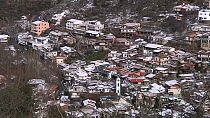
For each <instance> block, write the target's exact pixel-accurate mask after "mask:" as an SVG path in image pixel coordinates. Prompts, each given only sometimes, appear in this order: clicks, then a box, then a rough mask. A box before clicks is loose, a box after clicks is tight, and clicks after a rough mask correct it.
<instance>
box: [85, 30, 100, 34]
mask: <svg viewBox="0 0 210 118" xmlns="http://www.w3.org/2000/svg"><path fill="white" fill-rule="evenodd" d="M86 33H88V34H96V35H97V34H100V32H97V31H92V30H88V31H86Z"/></svg>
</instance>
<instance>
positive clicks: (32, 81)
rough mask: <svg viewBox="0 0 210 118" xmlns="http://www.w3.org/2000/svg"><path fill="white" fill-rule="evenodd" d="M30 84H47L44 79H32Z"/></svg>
mask: <svg viewBox="0 0 210 118" xmlns="http://www.w3.org/2000/svg"><path fill="white" fill-rule="evenodd" d="M28 84H32V85H36V84H45V80H43V79H31V80H29V81H28Z"/></svg>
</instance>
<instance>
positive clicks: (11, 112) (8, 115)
mask: <svg viewBox="0 0 210 118" xmlns="http://www.w3.org/2000/svg"><path fill="white" fill-rule="evenodd" d="M0 94H1V95H0V117H1V118H30V117H31V110H32V107H33V100H32V97H31V96H32V89H31V87H30V86H29V85H10V86H8V87H6V88H4V89H2V90H0Z"/></svg>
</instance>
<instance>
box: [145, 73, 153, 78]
mask: <svg viewBox="0 0 210 118" xmlns="http://www.w3.org/2000/svg"><path fill="white" fill-rule="evenodd" d="M155 75H156V74H152V73H150V74H148V75H146V76H145V77H146V78H153V77H155Z"/></svg>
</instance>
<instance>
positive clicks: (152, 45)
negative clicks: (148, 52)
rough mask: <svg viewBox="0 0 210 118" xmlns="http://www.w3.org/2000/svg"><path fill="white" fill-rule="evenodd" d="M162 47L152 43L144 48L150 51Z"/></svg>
mask: <svg viewBox="0 0 210 118" xmlns="http://www.w3.org/2000/svg"><path fill="white" fill-rule="evenodd" d="M162 46H163V45H158V44H152V43H148V44H146V45H145V47H146V48H152V49H156V48H160V47H162Z"/></svg>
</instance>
